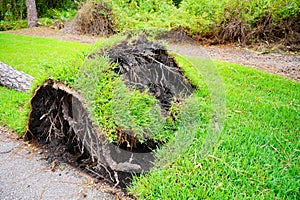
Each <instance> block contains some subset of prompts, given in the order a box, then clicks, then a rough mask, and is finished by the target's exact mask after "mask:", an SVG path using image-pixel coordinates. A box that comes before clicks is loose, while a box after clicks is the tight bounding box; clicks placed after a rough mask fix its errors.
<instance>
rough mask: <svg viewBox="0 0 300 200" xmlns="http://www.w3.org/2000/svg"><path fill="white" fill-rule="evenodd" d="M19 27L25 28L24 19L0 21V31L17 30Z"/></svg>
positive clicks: (25, 22)
mask: <svg viewBox="0 0 300 200" xmlns="http://www.w3.org/2000/svg"><path fill="white" fill-rule="evenodd" d="M21 28H27V21H26V20H17V21H0V31H7V30H17V29H21Z"/></svg>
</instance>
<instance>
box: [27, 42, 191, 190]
mask: <svg viewBox="0 0 300 200" xmlns="http://www.w3.org/2000/svg"><path fill="white" fill-rule="evenodd" d="M92 55H93V54H91V55H90V56H89V59H93V56H92ZM107 55H108V56H109V58H110V61H111V62H112V63H116V64H115V65H113V66H115V68H112V69H111V70H112V72H113V73H116V74H117V75H119V76H120V77H121V80H122V81H123V82H124V84H125V85H126V86H127V87H128V88H130V89H131V90H136V91H139V92H143V91H148V93H149V95H152V96H154V97H155V98H156V99H157V103H158V105H159V106H160V108H161V115H162V116H167V115H168V114H169V109H170V106H171V102H172V101H173V100H174V98H177V99H180V98H181V99H183V98H185V97H187V96H189V95H191V94H192V92H193V90H194V87H193V86H192V85H191V84H190V82H189V81H188V80H187V79H186V77H185V76H184V73H183V71H182V70H181V69H180V68H179V67H178V66H177V64H176V62H175V60H174V59H173V58H172V57H171V56H169V55H168V53H167V50H166V49H165V48H164V47H163V46H162V45H161V44H160V43H154V42H150V41H148V40H147V39H146V38H144V37H140V38H139V39H137V40H135V41H131V43H129V42H126V41H125V42H123V43H121V44H119V45H116V46H114V47H112V48H111V49H109V50H108V52H107ZM152 98H153V97H152ZM86 105H87V104H86V102H85V99H83V97H82V96H81V94H79V93H78V92H77V91H75V90H74V89H71V88H69V87H68V86H67V85H65V84H63V83H61V82H59V81H53V80H50V79H49V80H47V81H46V82H45V83H44V84H43V85H41V86H40V87H38V88H37V89H36V91H35V93H34V95H33V97H32V99H31V111H30V116H29V119H28V130H27V132H26V134H25V139H26V140H28V141H32V142H35V143H37V144H39V145H40V146H41V147H42V148H44V149H45V152H46V156H47V158H48V159H49V160H50V161H53V160H60V161H64V162H67V163H70V164H72V165H73V166H76V167H80V168H82V169H84V170H85V171H87V172H89V173H90V174H92V175H96V177H98V178H101V179H104V180H107V181H108V182H110V183H111V184H114V185H119V186H121V187H125V184H128V183H129V182H130V181H131V178H132V173H134V174H140V173H143V172H147V171H149V170H150V168H151V167H152V166H153V161H154V155H153V152H152V150H153V149H155V148H157V147H158V146H159V144H158V143H156V142H155V141H152V140H151V138H147V141H146V142H140V141H139V138H137V137H136V136H135V133H134V130H125V129H124V130H120V129H121V127H120V126H119V127H118V128H119V133H120V132H121V133H122V134H121V135H118V140H126V141H129V140H131V141H134V145H132V146H131V148H128V146H127V145H126V143H122V142H120V141H118V142H117V143H116V142H108V139H107V136H106V135H105V134H104V133H103V131H102V130H101V127H99V126H96V125H95V123H94V122H93V121H92V120H91V118H90V113H89V112H88V109H87V107H86ZM116 134H118V133H116ZM132 147H134V148H132Z"/></svg>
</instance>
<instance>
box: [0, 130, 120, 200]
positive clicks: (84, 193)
mask: <svg viewBox="0 0 300 200" xmlns="http://www.w3.org/2000/svg"><path fill="white" fill-rule="evenodd" d="M30 149H32V147H30V146H29V145H26V144H24V142H23V141H22V140H17V139H16V136H14V135H13V134H12V133H9V132H7V130H5V129H4V128H3V127H1V126H0V199H1V200H15V199H22V200H23V199H24V200H27V199H28V200H35V199H43V200H48V199H49V200H50V199H51V200H54V199H60V200H64V199H68V200H69V199H78V200H79V199H80V200H81V199H105V200H110V199H115V197H114V196H113V195H111V194H109V193H104V192H101V191H100V190H98V189H97V188H96V186H97V187H98V188H100V189H101V188H102V190H105V188H108V186H106V185H105V184H101V183H98V184H92V179H91V178H89V177H88V176H85V175H84V174H81V173H80V172H78V171H76V170H74V169H73V168H71V167H68V166H64V165H62V166H60V168H58V169H56V170H55V171H52V170H51V165H50V164H48V163H47V161H46V160H44V159H43V157H42V155H40V154H38V153H37V152H38V151H37V152H33V150H30Z"/></svg>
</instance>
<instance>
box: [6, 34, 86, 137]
mask: <svg viewBox="0 0 300 200" xmlns="http://www.w3.org/2000/svg"><path fill="white" fill-rule="evenodd" d="M89 46H90V45H87V44H81V43H77V42H67V41H60V40H56V39H49V38H37V37H29V36H21V35H14V34H4V33H0V61H2V62H4V63H6V64H8V65H10V66H12V67H14V68H16V69H18V70H20V71H23V72H25V73H27V74H29V75H31V76H33V77H34V78H35V81H34V84H33V87H32V90H31V91H29V92H26V93H22V92H16V91H14V90H10V89H8V88H5V87H0V124H1V125H5V126H7V127H9V128H11V129H14V130H16V132H17V133H19V134H23V133H24V130H25V127H26V123H27V116H28V111H29V100H30V97H31V96H32V92H33V90H34V89H35V87H36V86H37V85H38V84H41V83H42V82H43V81H44V80H46V79H47V78H55V79H61V80H63V81H67V82H72V80H73V79H74V77H75V76H76V75H77V70H78V66H80V62H82V59H81V58H82V55H83V53H82V52H84V51H85V50H86V49H88V48H89Z"/></svg>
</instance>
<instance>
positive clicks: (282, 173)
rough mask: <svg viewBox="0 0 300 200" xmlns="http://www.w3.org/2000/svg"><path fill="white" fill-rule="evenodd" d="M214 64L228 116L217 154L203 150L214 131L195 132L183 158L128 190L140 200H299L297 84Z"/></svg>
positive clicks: (299, 99)
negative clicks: (222, 87)
mask: <svg viewBox="0 0 300 200" xmlns="http://www.w3.org/2000/svg"><path fill="white" fill-rule="evenodd" d="M194 62H195V60H194ZM198 62H199V65H201V62H202V60H201V59H199V60H198ZM214 63H215V67H216V69H217V70H218V72H219V74H220V76H221V77H222V79H223V84H224V90H225V95H226V97H225V100H226V115H225V119H224V128H223V130H222V131H221V133H220V134H219V135H220V137H219V139H218V140H216V141H215V142H214V144H213V146H212V151H210V152H203V148H202V147H203V145H205V144H204V141H206V140H205V139H204V138H206V137H207V135H208V134H211V133H210V132H209V131H208V130H207V129H203V128H201V127H200V128H197V129H198V130H196V131H197V135H196V138H195V139H194V141H193V143H192V144H191V145H190V147H189V148H188V149H187V150H186V151H185V152H184V153H183V154H182V155H181V156H180V157H179V158H178V159H176V160H174V162H173V163H171V164H169V165H167V166H165V167H164V168H156V169H153V170H152V172H150V173H148V174H146V175H144V176H143V177H141V178H137V179H135V180H134V184H133V186H131V187H130V191H131V192H132V193H133V194H135V195H137V197H138V199H299V198H300V191H299V189H300V83H299V82H295V81H291V80H288V79H286V78H283V77H280V76H277V75H270V74H266V73H263V72H259V71H257V70H254V69H251V68H249V67H243V66H239V65H236V64H229V63H226V62H219V61H215V62H214ZM207 114H208V115H209V114H210V113H209V112H208V113H207ZM203 123H204V124H205V123H206V124H209V123H210V121H209V120H206V121H205V120H204V121H203ZM201 126H202V127H203V126H205V125H201ZM207 127H208V126H207ZM179 148H180V147H179Z"/></svg>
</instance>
